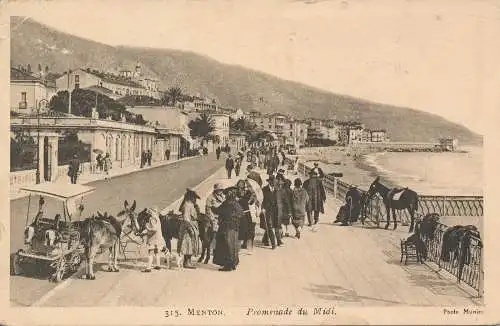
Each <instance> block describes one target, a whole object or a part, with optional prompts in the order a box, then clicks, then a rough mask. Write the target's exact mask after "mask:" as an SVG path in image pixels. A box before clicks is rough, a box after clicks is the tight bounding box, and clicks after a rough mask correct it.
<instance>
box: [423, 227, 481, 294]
mask: <svg viewBox="0 0 500 326" xmlns="http://www.w3.org/2000/svg"><path fill="white" fill-rule="evenodd" d="M448 230H450V227H448V226H446V225H444V224H441V223H439V224H438V226H437V227H436V230H435V231H434V233H433V235H432V237H431V238H430V239H422V240H424V242H425V245H426V246H427V261H430V262H433V263H435V264H436V265H437V266H438V267H439V270H441V269H444V270H445V271H446V272H448V273H450V274H451V275H453V276H454V277H455V278H456V279H457V282H458V283H461V282H463V283H465V284H467V285H469V286H470V287H471V288H473V289H474V290H476V291H477V293H478V296H482V295H483V293H482V292H483V277H484V271H483V261H482V259H483V257H482V254H483V250H482V249H483V244H482V241H481V239H480V238H478V237H476V236H474V235H470V236H468V237H463V238H461V239H460V241H459V242H458V245H457V246H455V247H454V248H452V250H449V251H448V252H446V253H444V255H443V252H442V250H443V236H444V234H445V232H446V231H448ZM445 256H448V257H449V258H448V261H444V260H443V258H445ZM445 260H446V259H445Z"/></svg>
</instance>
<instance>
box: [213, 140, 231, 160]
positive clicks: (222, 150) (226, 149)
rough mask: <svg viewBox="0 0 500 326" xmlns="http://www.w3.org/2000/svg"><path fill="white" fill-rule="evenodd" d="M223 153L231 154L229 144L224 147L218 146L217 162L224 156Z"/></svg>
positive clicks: (216, 152) (216, 150)
mask: <svg viewBox="0 0 500 326" xmlns="http://www.w3.org/2000/svg"><path fill="white" fill-rule="evenodd" d="M222 153H227V154H230V153H231V147H230V146H229V145H228V144H226V145H225V146H223V147H220V146H217V148H216V149H215V156H216V158H217V160H219V159H220V154H222Z"/></svg>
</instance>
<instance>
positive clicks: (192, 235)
mask: <svg viewBox="0 0 500 326" xmlns="http://www.w3.org/2000/svg"><path fill="white" fill-rule="evenodd" d="M199 198H200V197H199V196H198V194H196V192H194V191H193V190H190V189H188V190H187V191H186V194H185V195H184V200H183V201H182V204H181V207H180V208H179V211H180V212H181V213H182V218H183V220H184V222H185V223H181V225H180V227H179V238H180V239H179V243H178V244H177V252H178V253H179V254H182V255H184V262H183V266H184V268H190V269H195V268H196V267H195V266H194V265H193V264H192V262H191V257H192V256H193V255H194V256H197V255H198V250H199V245H198V234H199V233H198V225H197V220H198V213H199V207H198V204H197V203H196V200H198V199H199Z"/></svg>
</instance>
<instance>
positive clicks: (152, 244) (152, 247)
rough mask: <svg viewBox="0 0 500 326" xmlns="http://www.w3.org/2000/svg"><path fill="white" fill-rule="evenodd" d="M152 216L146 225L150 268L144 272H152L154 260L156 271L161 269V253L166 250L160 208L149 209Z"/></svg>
mask: <svg viewBox="0 0 500 326" xmlns="http://www.w3.org/2000/svg"><path fill="white" fill-rule="evenodd" d="M147 211H148V213H149V214H150V216H151V217H150V218H149V221H148V223H147V224H146V229H145V230H144V234H145V235H146V245H147V247H148V266H147V267H146V269H144V270H143V272H148V273H149V272H151V267H152V265H153V259H154V260H155V266H154V267H153V268H154V269H160V255H159V253H160V252H161V250H162V249H163V248H165V246H166V245H165V240H164V239H163V235H162V233H161V222H160V213H159V211H158V207H156V206H153V207H152V208H148V209H147Z"/></svg>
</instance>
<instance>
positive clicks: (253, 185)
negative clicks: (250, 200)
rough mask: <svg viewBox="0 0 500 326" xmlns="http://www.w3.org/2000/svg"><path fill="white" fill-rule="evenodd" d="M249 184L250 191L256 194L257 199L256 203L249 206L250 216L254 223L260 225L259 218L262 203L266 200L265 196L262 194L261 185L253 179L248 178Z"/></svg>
mask: <svg viewBox="0 0 500 326" xmlns="http://www.w3.org/2000/svg"><path fill="white" fill-rule="evenodd" d="M247 183H248V184H249V185H250V191H252V192H253V193H254V194H255V198H256V199H257V201H256V203H254V204H252V205H249V209H250V216H251V217H252V222H254V223H259V216H260V212H261V205H262V201H263V200H264V194H263V193H262V189H261V188H260V186H259V184H258V183H257V182H256V181H255V180H252V179H249V178H247Z"/></svg>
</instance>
